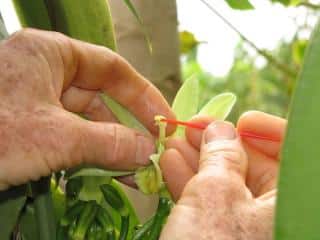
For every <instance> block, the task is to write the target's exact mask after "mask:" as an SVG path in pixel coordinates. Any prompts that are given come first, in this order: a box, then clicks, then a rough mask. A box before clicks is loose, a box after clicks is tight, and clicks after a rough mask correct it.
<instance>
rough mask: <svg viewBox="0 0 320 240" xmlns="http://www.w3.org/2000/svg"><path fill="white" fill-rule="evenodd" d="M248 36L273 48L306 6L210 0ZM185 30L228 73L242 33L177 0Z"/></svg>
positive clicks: (11, 16) (195, 0) (190, 0)
mask: <svg viewBox="0 0 320 240" xmlns="http://www.w3.org/2000/svg"><path fill="white" fill-rule="evenodd" d="M207 1H208V3H210V4H211V5H212V6H213V7H214V8H215V9H216V10H218V11H219V12H220V14H222V15H223V16H224V17H226V18H227V19H228V20H229V21H230V22H231V23H232V24H233V25H234V26H236V27H237V29H238V30H240V31H241V32H242V33H243V34H244V35H245V36H246V37H247V38H249V39H250V40H251V41H253V42H254V43H255V44H256V45H257V46H258V47H260V48H266V49H270V50H271V49H273V48H275V47H276V45H277V43H278V41H279V40H281V39H290V38H291V37H292V36H293V34H294V33H295V30H296V25H295V22H294V17H295V16H298V21H304V16H305V14H306V11H305V10H304V9H302V8H289V9H288V8H285V7H283V6H281V5H280V4H271V3H270V0H251V3H252V4H253V5H254V6H255V10H251V11H235V10H232V9H230V7H228V6H227V5H226V3H225V1H224V0H207ZM313 2H317V3H319V0H314V1H313ZM177 4H178V15H179V23H180V29H181V30H188V31H191V32H193V33H194V34H195V35H196V37H197V38H198V39H199V40H201V41H206V42H207V44H202V45H201V46H200V48H199V60H200V62H201V64H202V65H203V67H204V68H205V69H206V70H207V71H209V72H211V73H213V74H215V75H219V76H221V75H224V74H226V73H227V72H228V70H229V69H230V67H231V64H232V60H233V54H234V48H235V46H236V44H237V43H238V42H239V36H238V35H237V34H236V33H235V32H234V31H233V30H231V29H230V28H229V27H228V26H227V25H226V24H225V23H224V22H223V21H222V20H221V19H220V18H218V17H217V16H215V15H214V14H213V13H212V12H210V11H209V9H208V8H207V7H206V6H205V5H204V4H203V3H202V2H201V1H200V0H177ZM0 10H1V13H2V15H3V17H4V20H5V22H6V25H7V28H8V31H9V32H10V33H11V32H14V31H16V30H17V29H19V28H20V26H19V23H18V21H17V18H16V16H15V12H14V10H13V7H12V4H11V0H1V1H0Z"/></svg>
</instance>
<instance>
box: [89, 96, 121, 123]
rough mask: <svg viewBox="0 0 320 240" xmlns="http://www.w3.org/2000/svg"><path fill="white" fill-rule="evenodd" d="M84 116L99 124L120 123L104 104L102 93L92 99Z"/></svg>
mask: <svg viewBox="0 0 320 240" xmlns="http://www.w3.org/2000/svg"><path fill="white" fill-rule="evenodd" d="M83 114H84V115H85V116H86V117H87V118H88V119H90V120H92V121H98V122H114V123H116V122H118V119H117V117H116V116H115V115H114V114H113V112H112V111H111V110H110V109H109V108H108V106H106V104H105V103H104V102H103V100H102V98H101V95H100V93H98V94H96V96H95V97H94V98H93V99H92V101H91V102H90V103H89V105H88V106H87V107H86V109H85V110H84V111H83Z"/></svg>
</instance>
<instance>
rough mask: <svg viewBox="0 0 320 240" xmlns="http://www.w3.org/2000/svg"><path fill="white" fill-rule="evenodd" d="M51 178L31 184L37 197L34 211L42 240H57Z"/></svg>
mask: <svg viewBox="0 0 320 240" xmlns="http://www.w3.org/2000/svg"><path fill="white" fill-rule="evenodd" d="M50 185H51V177H45V178H42V179H40V180H39V181H37V182H33V183H32V184H31V189H32V193H33V194H34V196H35V199H34V209H35V215H36V220H37V221H36V222H37V225H38V229H39V238H40V239H41V240H55V239H56V219H55V212H54V208H53V201H52V196H51V191H50Z"/></svg>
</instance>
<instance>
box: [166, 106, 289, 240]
mask: <svg viewBox="0 0 320 240" xmlns="http://www.w3.org/2000/svg"><path fill="white" fill-rule="evenodd" d="M194 121H198V122H199V121H200V122H203V123H207V124H209V123H210V122H211V121H212V120H211V119H208V118H204V117H200V118H199V117H198V118H197V119H194ZM285 126H286V122H285V120H283V119H280V118H278V117H274V116H271V115H268V114H265V113H261V112H248V113H246V114H244V115H243V116H242V117H241V118H240V120H239V122H238V126H237V129H238V131H239V132H241V131H246V132H250V133H253V134H256V135H262V136H269V137H272V138H278V139H281V140H282V139H283V135H284V131H285ZM187 139H188V141H185V140H181V139H171V140H169V141H168V142H167V150H166V152H165V153H164V154H163V156H162V159H161V162H160V165H161V167H162V170H163V172H164V178H165V180H166V183H167V186H168V188H169V190H170V192H171V193H172V195H173V197H174V198H175V199H176V200H178V201H177V204H176V206H175V207H174V208H173V210H172V212H171V215H170V216H169V219H168V222H167V224H166V225H165V228H164V230H163V232H162V234H161V240H166V239H168V240H169V239H170V240H178V239H183V240H187V239H219V240H220V239H221V240H222V239H223V240H229V239H230V240H233V239H239V240H249V239H254V240H271V239H272V226H273V212H274V205H275V196H276V189H275V187H276V182H277V172H278V164H279V163H278V155H279V151H280V148H281V142H270V141H266V140H259V139H252V138H242V139H241V138H240V136H239V135H238V133H237V130H236V129H235V128H234V127H233V126H232V125H231V124H229V123H226V122H220V121H217V122H213V123H211V124H210V125H209V126H208V127H207V129H206V130H205V131H204V132H199V131H197V130H192V129H187ZM201 139H202V140H201ZM201 142H202V143H201ZM200 145H201V148H200ZM199 150H200V156H199ZM199 159H200V161H199ZM177 176H179V177H177Z"/></svg>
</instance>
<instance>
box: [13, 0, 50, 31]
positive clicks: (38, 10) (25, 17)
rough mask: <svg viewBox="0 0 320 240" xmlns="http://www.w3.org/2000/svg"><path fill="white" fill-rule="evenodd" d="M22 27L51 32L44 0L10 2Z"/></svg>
mask: <svg viewBox="0 0 320 240" xmlns="http://www.w3.org/2000/svg"><path fill="white" fill-rule="evenodd" d="M12 1H13V4H14V7H15V9H16V12H17V14H18V17H19V20H20V23H21V25H22V26H23V27H33V28H40V29H44V30H52V26H51V21H50V18H49V15H48V11H47V7H46V4H45V2H44V0H32V1H25V0H12Z"/></svg>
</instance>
